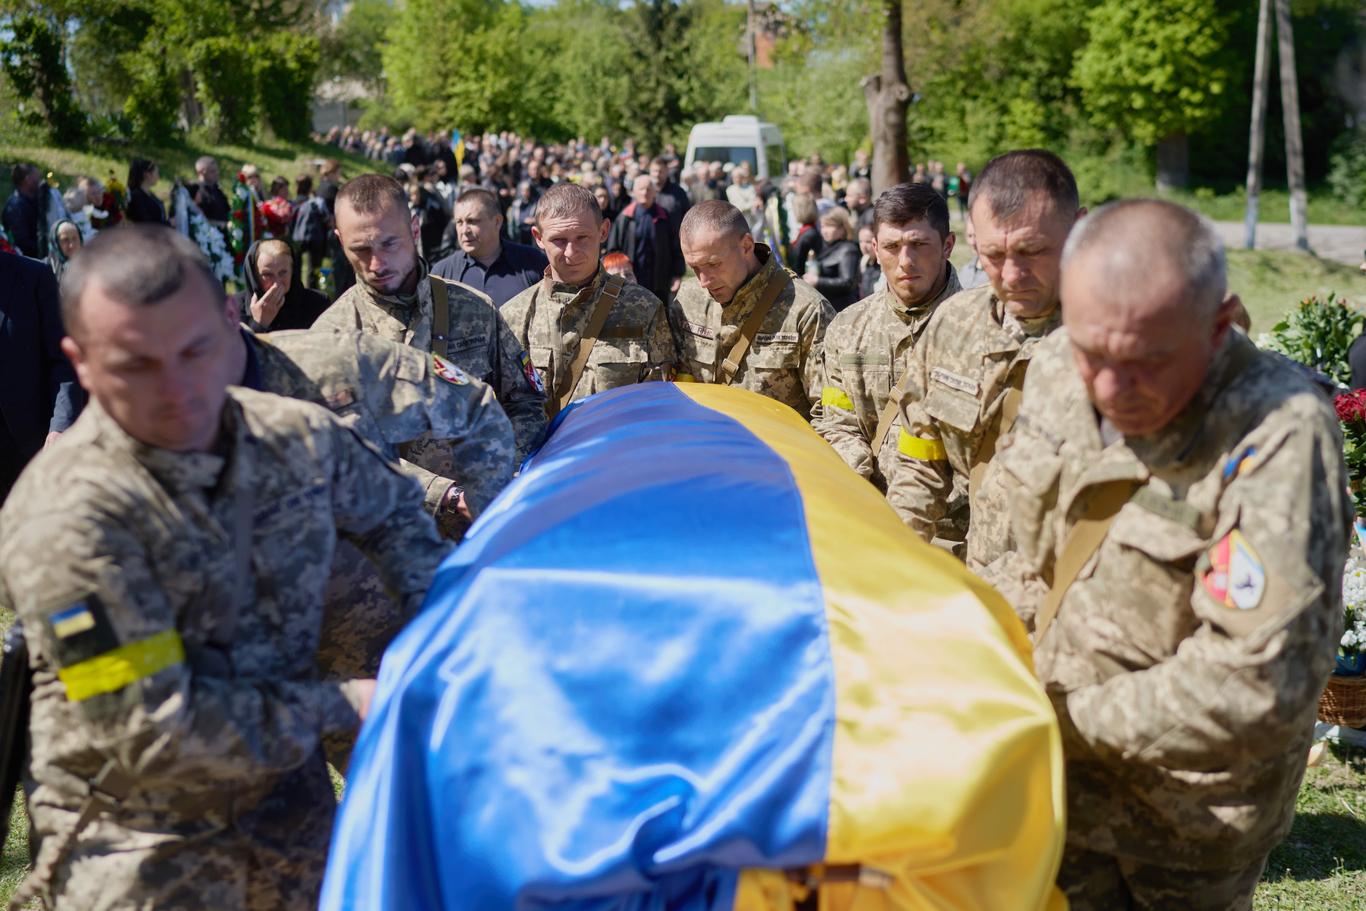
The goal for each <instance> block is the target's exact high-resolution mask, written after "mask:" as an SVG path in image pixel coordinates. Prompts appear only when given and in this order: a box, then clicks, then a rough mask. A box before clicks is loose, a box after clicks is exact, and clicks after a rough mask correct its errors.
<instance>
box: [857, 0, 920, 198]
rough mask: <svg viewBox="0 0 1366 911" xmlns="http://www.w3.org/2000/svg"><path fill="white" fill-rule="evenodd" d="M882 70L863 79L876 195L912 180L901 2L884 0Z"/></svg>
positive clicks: (908, 101)
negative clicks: (908, 144) (907, 147)
mask: <svg viewBox="0 0 1366 911" xmlns="http://www.w3.org/2000/svg"><path fill="white" fill-rule="evenodd" d="M882 7H883V22H882V67H881V69H880V71H879V72H878V74H877V75H876V76H868V77H866V78H865V79H864V80H863V96H864V99H865V100H866V101H867V102H868V128H869V132H871V133H872V135H873V195H875V196H876V195H877V194H878V193H881V192H882V191H883V190H885V189H887V188H888V187H890V186H893V185H895V184H899V183H905V182H906V181H907V180H909V179H910V156H909V155H907V153H906V108H907V106H908V105H909V104H910V101H911V87H910V86H909V85H907V84H906V63H905V55H904V52H903V50H902V45H901V0H883V4H882Z"/></svg>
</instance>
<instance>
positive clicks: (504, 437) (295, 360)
mask: <svg viewBox="0 0 1366 911" xmlns="http://www.w3.org/2000/svg"><path fill="white" fill-rule="evenodd" d="M244 336H245V337H246V339H247V342H248V345H247V350H248V352H249V354H248V358H249V360H248V365H247V379H246V385H248V386H250V387H252V388H255V389H261V390H264V391H267V392H274V393H276V394H279V395H287V396H289V397H290V398H296V399H303V400H305V401H309V402H313V403H314V404H317V405H323V406H325V407H327V408H329V409H331V410H332V412H333V413H334V414H335V415H336V416H337V417H338V418H340V419H341V421H342V423H344V424H346V425H347V426H348V427H350V428H351V429H352V430H354V431H356V432H357V433H358V434H360V435H361V436H362V437H363V438H365V439H366V440H367V441H368V442H370V443H371V444H372V445H373V446H374V447H375V448H376V449H378V450H379V451H380V452H382V453H383V454H384V455H385V456H387V457H388V458H389V459H391V460H394V461H399V456H400V453H404V454H407V455H409V456H410V457H411V458H412V459H413V461H406V460H405V461H401V462H400V467H401V468H402V469H403V471H404V473H405V474H408V475H410V476H412V477H414V478H416V479H417V481H418V483H420V484H421V485H422V487H423V490H425V491H426V497H425V501H426V502H425V505H426V508H427V512H428V513H429V514H430V515H432V516H433V517H434V518H435V519H436V521H437V525H438V527H439V528H441V529H442V530H443V532H444V533H446V536H447V537H450V538H452V539H458V537H459V536H458V535H457V534H456V531H463V528H464V520H463V519H461V518H460V517H459V516H458V515H456V514H455V513H454V511H453V509H452V508H451V507H450V506H449V505H447V507H446V508H444V509H443V508H442V498H444V497H445V495H446V492H447V491H448V490H449V489H450V487H451V485H452V484H454V483H457V482H458V483H460V484H461V485H463V486H464V488H465V500H466V503H467V505H468V506H469V509H470V511H471V512H472V513H474V514H475V515H478V514H479V513H480V512H481V511H483V509H484V507H485V506H487V505H488V504H489V502H490V501H491V500H492V499H493V498H494V496H496V495H497V494H498V492H499V491H501V490H502V489H503V487H505V486H506V485H507V483H508V482H509V481H511V480H512V472H513V469H514V468H515V467H516V466H515V464H514V444H513V440H512V426H511V425H510V424H509V423H508V419H507V416H506V415H505V414H504V413H503V409H502V408H499V407H498V404H497V402H496V400H495V399H494V397H493V392H492V390H490V389H489V388H488V387H487V386H485V385H484V384H483V383H481V382H479V381H478V380H474V379H470V378H469V377H466V376H465V375H464V373H463V372H462V371H460V369H459V368H456V367H454V366H453V365H451V364H447V363H444V362H442V363H440V364H438V363H437V362H436V360H435V358H437V357H438V355H433V354H428V353H426V352H423V351H418V350H416V349H414V348H411V347H409V346H407V345H400V344H398V343H397V342H390V341H386V340H384V339H382V338H378V337H377V336H374V335H368V334H366V333H362V332H350V333H340V334H338V335H337V336H332V335H329V334H326V333H319V332H308V331H293V332H273V333H268V334H262V335H252V334H251V333H244ZM414 462H417V463H420V465H419V464H414ZM421 466H426V467H421ZM428 469H435V472H433V471H429V470H428ZM452 479H454V480H452ZM326 604H327V609H326V615H325V618H324V622H323V632H322V643H321V646H320V648H319V651H318V663H319V667H320V668H321V669H322V671H323V674H324V676H326V677H329V678H340V679H345V678H348V677H369V676H374V675H375V674H376V673H377V672H378V671H379V662H380V658H381V656H382V655H383V653H384V649H385V648H386V647H387V646H388V644H389V643H390V642H391V641H393V638H394V636H396V635H397V634H398V631H399V630H400V629H401V628H402V625H403V614H402V612H401V611H400V610H399V605H398V604H397V603H395V601H394V599H393V598H391V597H390V596H389V593H388V592H386V591H385V589H384V586H383V584H382V583H381V581H380V578H379V575H378V574H377V573H376V571H375V567H374V565H373V564H371V563H370V562H369V561H368V560H365V559H364V558H363V557H362V556H361V555H360V553H359V552H358V551H357V550H356V548H355V547H354V545H352V544H351V543H350V542H349V541H345V540H342V541H339V542H337V549H336V553H335V555H334V557H333V561H332V574H331V577H330V578H329V579H328V583H327V592H326Z"/></svg>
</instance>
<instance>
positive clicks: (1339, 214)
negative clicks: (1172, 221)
mask: <svg viewBox="0 0 1366 911" xmlns="http://www.w3.org/2000/svg"><path fill="white" fill-rule="evenodd" d="M1167 198H1168V199H1171V200H1172V201H1174V202H1179V203H1181V204H1182V205H1183V206H1189V207H1190V208H1192V209H1194V210H1196V211H1197V212H1199V213H1200V214H1202V215H1204V216H1205V217H1206V218H1210V219H1213V220H1214V221H1239V222H1240V221H1242V220H1243V219H1244V218H1245V217H1247V192H1246V190H1245V189H1243V188H1242V187H1239V188H1238V189H1237V190H1234V191H1232V192H1230V193H1222V194H1220V193H1215V192H1214V191H1213V190H1210V189H1207V188H1204V189H1196V190H1186V191H1182V192H1179V193H1171V194H1168V195H1167ZM1308 201H1309V214H1308V218H1309V223H1310V224H1311V225H1359V224H1361V223H1362V219H1363V217H1366V216H1363V215H1362V212H1361V210H1360V209H1358V208H1356V207H1355V206H1350V205H1348V204H1347V203H1345V202H1343V201H1342V200H1340V199H1338V198H1336V197H1335V196H1333V195H1332V194H1331V193H1329V192H1328V191H1327V190H1326V189H1324V190H1313V191H1311V192H1310V193H1309V198H1308ZM1257 220H1258V221H1259V222H1263V223H1270V222H1286V223H1288V222H1289V221H1290V193H1289V192H1288V191H1286V190H1265V189H1264V190H1262V193H1261V197H1260V199H1259V200H1258V204H1257Z"/></svg>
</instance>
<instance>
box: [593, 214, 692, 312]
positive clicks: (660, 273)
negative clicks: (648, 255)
mask: <svg viewBox="0 0 1366 911" xmlns="http://www.w3.org/2000/svg"><path fill="white" fill-rule="evenodd" d="M652 224H653V226H654V241H655V269H654V275H637V276H636V281H637V282H639V283H640V284H641V286H642V287H644V288H648V289H649V290H650V292H651V293H653V294H654V296H655V297H657V298H659V299H660V300H661V301H668V299H669V286H670V285H671V284H673V280H674V279H675V278H682V277H683V273H684V272H686V271H687V266H686V265H685V264H684V262H683V251H682V250H681V249H679V246H678V229H677V228H676V227H675V226H674V223H673V219H671V218H670V217H669V213H668V212H666V211H665V210H664V209H663V207H661V206H659V205H658V204H656V205H655V206H654V217H653V220H652ZM636 243H637V240H636V203H634V202H633V203H631V204H630V205H629V206H627V207H626V208H625V209H622V210H621V214H620V215H618V216H617V218H616V221H614V222H612V230H611V231H610V232H609V233H608V235H607V249H606V250H605V252H607V253H613V252H617V251H619V252H622V253H625V254H626V258H627V259H629V260H631V262H632V263H633V264H634V263H635V261H636Z"/></svg>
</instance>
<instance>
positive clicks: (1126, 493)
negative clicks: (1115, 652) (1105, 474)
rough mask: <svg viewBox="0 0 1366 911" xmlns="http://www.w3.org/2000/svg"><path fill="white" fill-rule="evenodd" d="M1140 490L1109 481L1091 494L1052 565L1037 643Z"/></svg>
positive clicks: (1130, 483) (1038, 620)
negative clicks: (1051, 580) (1050, 583)
mask: <svg viewBox="0 0 1366 911" xmlns="http://www.w3.org/2000/svg"><path fill="white" fill-rule="evenodd" d="M1138 486H1139V482H1138V481H1135V480H1132V479H1129V478H1124V479H1121V480H1117V481H1107V482H1106V483H1104V484H1101V485H1098V486H1097V487H1096V488H1095V489H1093V490H1092V491H1090V493H1089V496H1088V498H1087V501H1086V508H1085V510H1084V511H1083V512H1082V515H1081V518H1079V519H1078V520H1077V524H1075V525H1073V526H1072V528H1071V530H1069V531H1068V532H1067V540H1066V541H1064V542H1063V545H1062V550H1061V551H1060V552H1059V554H1058V559H1057V560H1056V561H1055V562H1054V564H1053V586H1052V587H1051V588H1049V590H1048V594H1046V595H1044V599H1043V603H1042V604H1040V605H1039V611H1038V613H1037V614H1035V616H1034V641H1035V642H1036V643H1038V642H1042V641H1043V636H1044V633H1046V632H1048V627H1049V626H1051V625H1052V624H1053V620H1054V619H1056V618H1057V616H1058V609H1059V608H1061V607H1062V598H1063V595H1065V594H1067V590H1068V589H1069V588H1071V587H1072V583H1073V582H1075V581H1076V580H1077V576H1078V575H1080V574H1081V570H1082V567H1084V566H1085V565H1086V561H1087V560H1090V559H1091V555H1092V554H1094V553H1095V552H1096V551H1098V550H1100V545H1101V544H1103V543H1105V536H1106V535H1107V534H1109V533H1110V526H1111V525H1113V524H1114V521H1115V517H1116V516H1118V515H1119V511H1120V510H1121V509H1122V508H1124V504H1125V503H1128V502H1129V500H1130V499H1131V498H1132V497H1133V495H1134V491H1135V490H1137V489H1138Z"/></svg>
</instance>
